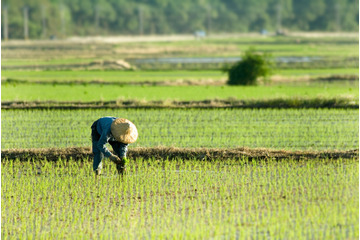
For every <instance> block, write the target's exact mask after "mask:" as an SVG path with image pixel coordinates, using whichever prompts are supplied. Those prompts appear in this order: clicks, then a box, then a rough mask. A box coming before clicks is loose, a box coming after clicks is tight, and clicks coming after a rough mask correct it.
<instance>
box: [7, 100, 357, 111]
mask: <svg viewBox="0 0 360 240" xmlns="http://www.w3.org/2000/svg"><path fill="white" fill-rule="evenodd" d="M115 108H255V109H256V108H342V109H357V108H359V103H358V101H356V100H355V99H352V98H289V99H284V98H277V99H257V100H254V99H249V100H240V99H212V100H201V101H174V100H159V101H139V100H126V101H120V100H119V101H90V102H81V101H2V102H1V109H47V110H50V109H71V110H72V109H115Z"/></svg>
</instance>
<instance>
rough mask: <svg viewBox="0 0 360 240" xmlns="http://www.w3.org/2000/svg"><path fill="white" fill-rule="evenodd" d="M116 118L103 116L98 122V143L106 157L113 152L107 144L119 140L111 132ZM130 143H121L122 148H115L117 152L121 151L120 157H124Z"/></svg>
mask: <svg viewBox="0 0 360 240" xmlns="http://www.w3.org/2000/svg"><path fill="white" fill-rule="evenodd" d="M115 119H116V117H103V118H100V119H99V120H98V122H97V126H96V130H97V131H98V133H99V134H100V139H99V141H98V143H97V147H98V149H99V150H100V151H101V152H102V153H103V154H104V156H105V157H110V156H111V152H110V151H109V150H108V149H107V147H106V146H105V144H106V143H108V142H109V141H113V142H115V141H117V140H116V139H115V138H114V136H113V135H112V133H111V124H112V122H113V121H114V120H115ZM127 145H128V144H121V146H122V147H121V149H114V151H115V152H118V151H119V152H120V155H121V156H119V157H124V156H125V154H126V152H127Z"/></svg>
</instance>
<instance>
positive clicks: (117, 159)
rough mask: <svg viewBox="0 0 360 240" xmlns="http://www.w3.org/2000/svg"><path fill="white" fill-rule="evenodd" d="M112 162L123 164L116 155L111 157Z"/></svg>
mask: <svg viewBox="0 0 360 240" xmlns="http://www.w3.org/2000/svg"><path fill="white" fill-rule="evenodd" d="M109 158H110V160H111V161H112V162H114V163H116V164H119V163H121V159H120V158H119V157H118V156H116V155H114V154H113V155H111V156H110V157H109Z"/></svg>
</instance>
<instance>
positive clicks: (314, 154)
mask: <svg viewBox="0 0 360 240" xmlns="http://www.w3.org/2000/svg"><path fill="white" fill-rule="evenodd" d="M128 157H129V158H130V159H136V158H143V159H150V158H151V159H159V160H166V159H169V160H173V159H185V160H187V159H198V160H224V159H242V158H249V159H264V160H267V159H276V160H282V159H289V158H291V159H295V160H311V159H332V160H336V159H339V158H357V159H358V158H359V150H358V149H355V150H347V151H345V150H344V151H337V150H330V151H285V150H271V149H260V148H259V149H250V148H230V149H221V148H175V147H152V148H142V147H138V148H130V149H129V152H128ZM1 159H19V160H20V161H27V160H29V159H33V160H35V161H38V160H48V161H57V160H59V159H67V160H70V159H73V160H81V161H83V160H91V159H92V153H91V149H90V148H88V147H79V148H46V149H8V150H2V151H1Z"/></svg>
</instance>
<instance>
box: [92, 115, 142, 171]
mask: <svg viewBox="0 0 360 240" xmlns="http://www.w3.org/2000/svg"><path fill="white" fill-rule="evenodd" d="M137 137H138V131H137V129H136V126H135V125H134V124H133V123H132V122H130V121H129V120H127V119H125V118H116V117H102V118H100V119H98V120H96V121H95V122H94V123H93V124H92V125H91V140H92V152H93V154H94V161H93V169H94V172H95V175H96V176H99V175H100V174H101V169H102V160H103V158H104V157H108V158H109V159H110V160H111V161H112V162H114V163H115V164H116V169H117V171H118V173H119V174H123V173H124V172H125V170H126V168H125V167H126V152H127V147H128V144H130V143H134V142H135V141H136V139H137ZM106 143H109V144H110V145H111V147H112V148H113V150H114V152H115V154H112V153H111V152H110V151H109V150H108V149H107V147H106V146H105V145H106Z"/></svg>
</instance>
